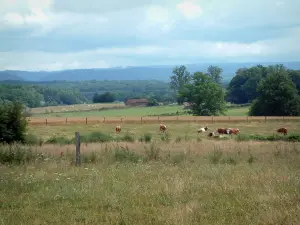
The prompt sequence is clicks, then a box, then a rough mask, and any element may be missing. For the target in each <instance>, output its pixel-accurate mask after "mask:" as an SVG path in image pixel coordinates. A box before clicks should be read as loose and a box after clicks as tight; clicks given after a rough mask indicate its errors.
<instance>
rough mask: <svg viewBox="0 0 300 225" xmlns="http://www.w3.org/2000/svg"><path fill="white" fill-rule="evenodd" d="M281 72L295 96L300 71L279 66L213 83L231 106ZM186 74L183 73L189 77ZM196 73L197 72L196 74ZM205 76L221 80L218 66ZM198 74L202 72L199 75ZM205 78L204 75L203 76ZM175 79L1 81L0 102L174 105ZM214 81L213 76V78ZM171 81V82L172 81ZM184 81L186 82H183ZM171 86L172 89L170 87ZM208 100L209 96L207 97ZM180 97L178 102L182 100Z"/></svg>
mask: <svg viewBox="0 0 300 225" xmlns="http://www.w3.org/2000/svg"><path fill="white" fill-rule="evenodd" d="M176 71H177V73H179V74H178V75H180V73H181V72H182V73H187V72H188V71H180V69H177V70H173V73H174V72H176ZM280 71H281V72H282V71H283V73H286V74H288V77H289V78H290V79H291V80H292V82H293V83H294V84H295V86H296V88H297V90H298V93H300V70H292V69H287V68H286V67H284V66H283V65H279V64H278V65H273V66H262V65H256V66H252V67H248V68H246V67H244V68H239V69H237V71H236V72H235V76H234V77H233V78H232V79H231V81H230V82H229V84H228V85H226V86H225V85H224V82H223V79H221V77H219V78H218V79H217V80H219V81H217V82H218V83H220V84H221V86H222V89H223V90H224V91H226V95H225V99H226V100H227V101H228V102H231V103H235V104H244V103H251V102H252V101H253V100H255V99H256V98H257V97H259V95H260V92H259V91H258V90H257V87H258V85H259V84H260V83H261V82H262V81H263V80H264V79H265V78H266V77H267V76H268V74H270V73H277V72H280ZM190 72H191V71H189V72H188V73H187V74H193V73H190ZM197 73H199V72H197ZM207 73H208V75H209V76H211V77H214V76H215V75H214V74H218V76H219V75H220V76H222V77H223V70H222V68H220V67H211V69H209V68H208V70H207ZM200 74H202V72H200ZM203 75H205V74H203ZM200 76H202V75H200ZM170 78H171V79H170ZM174 78H176V76H175V77H174V76H172V77H169V80H168V81H167V82H163V81H158V80H127V81H124V80H123V81H113V80H110V81H107V80H106V81H97V80H89V81H77V82H74V81H48V82H47V81H41V82H33V81H17V80H11V81H1V82H0V100H8V101H16V100H18V101H21V102H23V103H24V104H25V105H26V106H28V107H39V106H53V105H71V104H80V103H89V102H92V101H93V96H94V95H95V94H96V93H97V94H103V93H106V92H109V93H111V94H113V96H114V98H113V99H115V100H117V101H124V100H126V99H128V98H148V99H151V100H155V101H158V102H162V101H168V102H175V101H178V100H180V99H178V96H177V94H176V91H178V88H179V89H182V90H184V86H182V85H181V84H183V83H182V82H181V81H180V79H179V80H177V81H178V82H179V83H178V85H180V86H178V87H177V86H176V82H175V83H174V81H176V79H175V80H174ZM215 78H216V77H215ZM172 79H173V80H172ZM187 81H188V80H187ZM174 85H175V86H174ZM174 87H175V88H174ZM207 98H209V97H207ZM186 100H187V99H186V98H182V99H181V100H180V102H181V103H182V101H186Z"/></svg>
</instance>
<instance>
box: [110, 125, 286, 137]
mask: <svg viewBox="0 0 300 225" xmlns="http://www.w3.org/2000/svg"><path fill="white" fill-rule="evenodd" d="M159 130H160V131H161V132H165V131H166V130H167V126H166V125H165V124H160V125H159ZM207 130H208V127H201V128H200V129H198V133H205V132H207ZM116 132H117V133H120V132H121V126H120V125H118V126H116ZM277 132H278V133H282V134H284V135H287V133H288V130H287V128H285V127H281V128H279V129H277ZM217 133H218V134H219V135H223V134H229V135H231V134H235V135H237V134H238V133H240V129H239V128H217V129H216V131H213V132H209V133H208V136H209V137H219V136H218V135H217Z"/></svg>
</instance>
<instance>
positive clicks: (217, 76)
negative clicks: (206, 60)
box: [207, 66, 223, 84]
mask: <svg viewBox="0 0 300 225" xmlns="http://www.w3.org/2000/svg"><path fill="white" fill-rule="evenodd" d="M222 72H223V69H222V68H220V67H218V66H209V67H208V68H207V75H209V76H210V77H211V79H212V80H213V81H214V82H216V83H217V84H221V81H222V79H223V77H222V76H221V74H222Z"/></svg>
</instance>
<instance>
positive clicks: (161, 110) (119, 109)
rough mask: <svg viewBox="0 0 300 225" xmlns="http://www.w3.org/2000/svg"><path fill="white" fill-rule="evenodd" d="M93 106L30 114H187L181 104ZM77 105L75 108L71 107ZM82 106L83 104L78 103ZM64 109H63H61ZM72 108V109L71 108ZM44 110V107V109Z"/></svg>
mask: <svg viewBox="0 0 300 225" xmlns="http://www.w3.org/2000/svg"><path fill="white" fill-rule="evenodd" d="M94 105H95V107H93V108H92V107H88V108H84V109H79V108H80V107H79V106H76V105H74V106H68V107H69V111H66V110H65V109H64V108H63V107H62V106H59V107H58V106H56V107H50V108H51V110H52V111H51V110H48V111H47V112H48V113H44V112H43V111H42V108H38V109H34V108H33V109H32V111H31V112H32V114H33V116H34V117H47V118H51V117H63V118H69V117H97V116H103V117H104V116H105V117H109V116H110V117H120V116H167V115H175V113H176V112H178V113H179V115H188V114H187V113H186V112H185V110H183V106H178V105H168V106H153V107H129V108H127V107H126V108H125V106H123V105H121V104H120V105H118V106H115V105H114V104H94ZM75 106H76V107H78V110H75V109H74V108H72V107H75ZM80 106H82V107H83V105H80ZM86 107H87V106H86ZM62 109H64V110H62ZM71 109H73V111H72V110H71ZM44 110H45V109H44ZM248 111H249V107H238V108H229V109H227V111H226V115H227V116H246V115H247V113H248Z"/></svg>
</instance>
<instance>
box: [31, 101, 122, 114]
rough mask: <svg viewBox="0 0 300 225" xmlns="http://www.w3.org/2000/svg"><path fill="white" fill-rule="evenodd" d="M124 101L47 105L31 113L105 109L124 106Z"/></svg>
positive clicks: (32, 110)
mask: <svg viewBox="0 0 300 225" xmlns="http://www.w3.org/2000/svg"><path fill="white" fill-rule="evenodd" d="M123 107H125V104H124V103H99V104H76V105H63V106H47V107H38V108H32V109H31V113H32V114H34V115H35V114H37V115H45V114H47V115H49V114H53V113H66V112H79V111H80V112H81V111H84V112H85V111H91V110H103V109H114V108H117V109H118V108H123Z"/></svg>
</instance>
